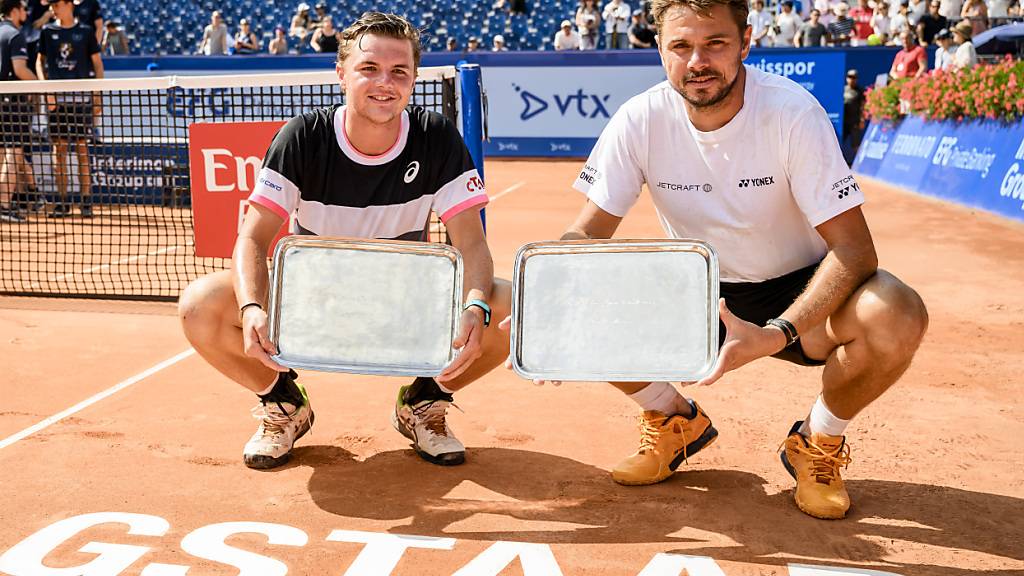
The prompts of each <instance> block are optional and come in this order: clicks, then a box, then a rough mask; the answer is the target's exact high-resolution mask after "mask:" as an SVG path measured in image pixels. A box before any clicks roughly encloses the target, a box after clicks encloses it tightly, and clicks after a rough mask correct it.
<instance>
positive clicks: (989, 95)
mask: <svg viewBox="0 0 1024 576" xmlns="http://www.w3.org/2000/svg"><path fill="white" fill-rule="evenodd" d="M905 114H917V115H918V116H921V117H922V118H924V119H926V120H956V121H962V120H965V119H967V120H974V119H989V120H1003V121H1008V122H1013V121H1016V120H1018V119H1020V118H1021V117H1024V61H1015V60H1013V59H1011V58H1010V57H1009V56H1008V57H1007V58H1006V59H1005V60H1003V61H1001V62H999V63H997V64H979V65H978V66H975V67H974V68H971V69H967V70H951V71H942V70H939V71H933V72H930V73H929V74H927V75H925V76H922V77H921V78H910V79H905V80H894V81H892V82H890V83H889V85H888V86H886V87H884V88H879V89H872V90H868V93H867V104H866V105H865V106H864V115H865V116H866V117H867V118H868V119H870V120H875V121H878V120H885V121H890V122H891V121H895V120H898V119H900V118H901V117H903V116H904V115H905Z"/></svg>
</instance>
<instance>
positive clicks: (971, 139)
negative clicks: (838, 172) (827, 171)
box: [853, 116, 1024, 221]
mask: <svg viewBox="0 0 1024 576" xmlns="http://www.w3.org/2000/svg"><path fill="white" fill-rule="evenodd" d="M853 168H854V171H856V172H857V173H858V174H863V175H865V176H870V177H872V178H877V179H879V180H882V181H884V182H888V183H890V184H894V185H896V186H900V187H902V188H906V189H908V190H912V191H914V192H918V193H920V194H925V195H928V196H934V197H936V198H942V199H944V200H951V201H953V202H957V203H959V204H963V205H965V206H970V207H973V208H981V209H983V210H988V211H990V212H995V213H997V214H1001V215H1003V216H1008V217H1010V218H1014V219H1016V220H1021V221H1024V122H1017V123H1015V124H1009V125H1008V124H1005V123H1002V122H995V121H978V122H963V123H956V122H928V121H925V120H923V119H921V118H919V117H916V116H910V117H907V118H906V119H904V120H903V121H902V122H900V123H899V124H896V125H894V124H888V123H886V124H875V123H873V124H871V125H870V126H869V127H868V129H867V131H866V132H865V134H864V140H863V142H862V143H861V147H860V150H859V151H858V153H857V158H856V160H855V161H854V165H853Z"/></svg>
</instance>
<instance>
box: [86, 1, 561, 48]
mask: <svg viewBox="0 0 1024 576" xmlns="http://www.w3.org/2000/svg"><path fill="white" fill-rule="evenodd" d="M307 2H308V3H309V4H311V5H312V4H314V3H315V2H310V1H309V0H307ZM298 4H299V2H298V1H295V2H277V1H275V0H223V1H217V2H214V1H212V0H191V1H184V0H170V1H167V2H159V3H154V2H152V1H151V0H106V1H104V2H103V11H104V16H105V17H106V19H108V20H116V21H118V22H120V23H121V27H122V29H123V30H125V32H127V34H128V37H129V40H130V46H131V52H132V54H156V55H169V54H171V55H173V54H193V53H195V52H196V49H197V48H198V45H199V42H200V40H201V39H202V35H203V28H204V27H205V26H206V25H207V24H209V21H210V14H211V13H212V12H213V11H214V10H220V11H221V14H223V16H224V21H225V23H226V24H227V26H228V31H229V32H230V33H234V32H235V31H236V30H237V28H238V21H239V20H241V19H242V18H249V19H250V21H251V22H252V29H253V31H255V32H256V34H257V35H258V36H260V38H261V39H262V41H263V46H264V49H265V48H266V46H267V43H269V41H270V39H271V38H273V31H274V28H275V27H277V26H283V27H284V28H286V29H287V28H288V25H289V23H290V22H291V18H292V15H293V13H294V11H295V7H296V6H297V5H298ZM328 7H329V12H330V13H331V15H332V16H334V20H335V22H336V23H339V24H341V25H342V26H344V25H345V24H347V23H349V22H351V21H352V20H354V19H355V18H357V17H358V15H359V14H361V13H363V12H365V11H367V10H381V11H389V12H396V13H399V14H403V15H404V16H406V17H407V18H409V19H410V20H411V21H412V22H413V23H414V24H416V25H417V26H419V27H420V29H421V30H423V31H424V38H423V41H424V46H425V48H426V50H429V51H441V50H444V49H445V43H446V42H447V40H448V38H449V37H454V38H456V39H457V40H458V42H459V46H460V47H464V46H465V45H466V41H467V40H468V39H469V38H470V37H471V36H475V37H477V38H479V39H480V40H481V48H482V49H489V48H490V44H491V39H492V38H493V37H494V35H495V34H501V35H502V36H504V37H505V42H506V45H507V46H508V48H509V50H551V49H552V37H553V36H554V34H555V32H556V31H557V30H558V23H559V22H561V21H562V20H563V19H565V18H570V19H571V18H572V15H573V14H574V13H575V10H576V0H534V1H533V2H530V12H529V14H509V13H508V12H506V11H504V10H495V9H494V8H493V6H492V3H491V2H490V1H488V0H484V1H478V0H428V1H427V2H422V3H421V2H408V1H399V0H350V1H344V2H328ZM289 41H290V43H291V44H292V48H293V50H294V49H296V48H297V47H295V46H294V40H293V39H289ZM301 51H302V52H309V51H311V49H310V48H309V46H304V47H302V48H301Z"/></svg>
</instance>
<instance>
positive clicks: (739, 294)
mask: <svg viewBox="0 0 1024 576" xmlns="http://www.w3.org/2000/svg"><path fill="white" fill-rule="evenodd" d="M817 269H818V264H812V265H810V266H808V267H806V268H801V269H799V270H795V271H793V272H790V273H789V274H783V275H782V276H779V277H778V278H772V279H771V280H765V281H764V282H722V283H721V284H720V287H719V290H720V292H721V296H722V298H725V304H726V305H727V306H728V307H729V310H730V311H731V312H732V313H733V314H735V315H736V316H737V317H738V318H741V319H743V320H746V321H747V322H751V323H753V324H756V325H758V326H764V323H765V322H767V321H768V320H770V319H772V318H778V317H779V316H780V315H781V314H782V313H783V312H785V311H786V308H789V306H790V305H791V304H792V303H793V302H795V301H796V299H797V296H799V295H800V294H801V293H802V292H803V291H804V288H806V287H807V283H808V282H810V280H811V277H812V276H814V272H815V271H816V270H817ZM724 342H725V325H724V324H722V323H721V322H719V324H718V346H719V347H721V346H722V344H723V343H724ZM775 358H779V359H781V360H786V361H788V362H793V363H794V364H800V365H802V366H821V365H823V364H824V363H825V361H824V360H815V359H813V358H808V357H807V355H806V354H804V349H803V348H802V347H801V346H800V341H799V340H797V341H796V342H794V343H792V344H790V345H789V346H786V347H785V348H783V349H782V351H781V352H779V353H778V354H775Z"/></svg>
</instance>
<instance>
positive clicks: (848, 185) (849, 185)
mask: <svg viewBox="0 0 1024 576" xmlns="http://www.w3.org/2000/svg"><path fill="white" fill-rule="evenodd" d="M851 190H860V186H857V183H856V182H855V181H854V180H853V174H851V175H849V176H847V177H846V178H843V179H842V180H840V181H838V182H836V183H835V184H833V185H832V192H834V193H835V194H836V196H837V197H838V198H839V199H840V200H842V199H843V198H846V197H847V196H849V195H850V191H851Z"/></svg>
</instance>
